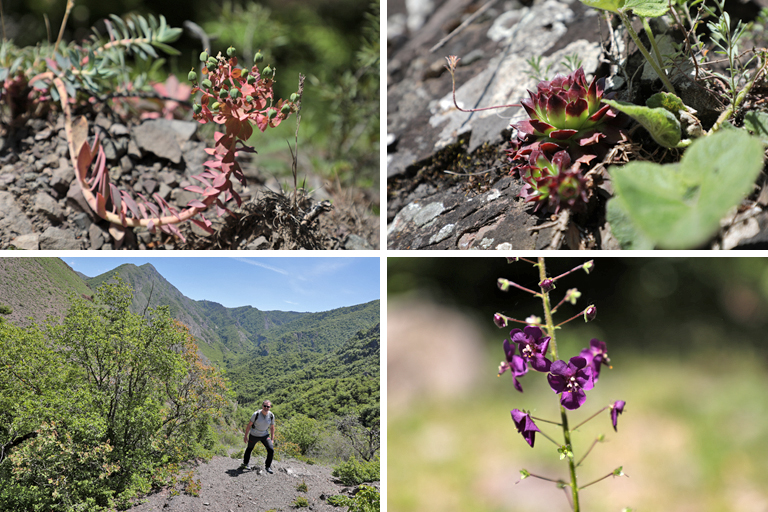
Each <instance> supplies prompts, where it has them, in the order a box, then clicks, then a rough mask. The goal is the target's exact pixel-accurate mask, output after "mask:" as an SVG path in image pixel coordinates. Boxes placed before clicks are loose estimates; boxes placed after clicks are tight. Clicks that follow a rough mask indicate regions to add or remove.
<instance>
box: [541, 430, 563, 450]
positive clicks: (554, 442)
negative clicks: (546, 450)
mask: <svg viewBox="0 0 768 512" xmlns="http://www.w3.org/2000/svg"><path fill="white" fill-rule="evenodd" d="M539 434H541V435H543V436H544V437H546V438H547V439H549V440H550V441H552V444H554V445H555V446H557V447H558V448H560V446H561V444H560V443H558V442H557V441H555V440H554V439H552V438H551V437H549V436H548V435H547V434H545V433H544V432H542V431H541V430H539Z"/></svg>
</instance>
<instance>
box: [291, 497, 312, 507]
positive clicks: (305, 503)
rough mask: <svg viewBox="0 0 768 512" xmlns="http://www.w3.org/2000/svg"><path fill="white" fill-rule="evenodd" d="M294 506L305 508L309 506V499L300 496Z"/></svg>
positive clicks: (294, 501)
mask: <svg viewBox="0 0 768 512" xmlns="http://www.w3.org/2000/svg"><path fill="white" fill-rule="evenodd" d="M292 505H293V506H294V507H296V508H304V507H308V506H309V501H308V500H307V498H305V497H303V496H299V497H298V498H296V499H295V500H293V503H292Z"/></svg>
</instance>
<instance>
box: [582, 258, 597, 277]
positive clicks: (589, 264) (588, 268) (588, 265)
mask: <svg viewBox="0 0 768 512" xmlns="http://www.w3.org/2000/svg"><path fill="white" fill-rule="evenodd" d="M594 266H595V261H594V260H589V261H588V262H586V263H585V264H584V265H583V266H582V267H581V268H583V269H584V272H586V273H587V274H589V273H590V272H591V271H592V269H593V268H594Z"/></svg>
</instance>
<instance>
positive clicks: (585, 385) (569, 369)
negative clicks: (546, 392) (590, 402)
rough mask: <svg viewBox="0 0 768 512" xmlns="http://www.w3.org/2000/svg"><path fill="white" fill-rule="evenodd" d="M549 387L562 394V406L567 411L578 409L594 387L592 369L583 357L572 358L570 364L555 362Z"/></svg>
mask: <svg viewBox="0 0 768 512" xmlns="http://www.w3.org/2000/svg"><path fill="white" fill-rule="evenodd" d="M547 380H548V381H549V386H550V387H551V388H552V390H553V391H554V392H555V393H560V394H561V395H560V404H561V405H562V406H563V407H565V408H566V409H570V410H574V409H578V408H579V407H581V406H582V405H584V402H585V401H586V400H587V394H586V393H584V391H588V390H590V389H592V387H594V382H592V368H591V367H590V366H588V365H587V360H586V359H584V358H583V357H580V356H576V357H572V358H571V361H570V362H569V363H566V362H565V361H555V362H554V363H552V367H551V368H550V373H549V375H547Z"/></svg>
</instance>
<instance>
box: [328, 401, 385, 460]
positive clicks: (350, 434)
mask: <svg viewBox="0 0 768 512" xmlns="http://www.w3.org/2000/svg"><path fill="white" fill-rule="evenodd" d="M379 416H380V412H379V408H378V407H367V408H365V409H363V411H362V412H361V413H360V414H359V415H358V416H353V415H347V416H344V417H343V418H339V419H337V420H336V428H337V429H338V431H339V433H340V434H341V435H342V436H344V437H345V438H347V439H348V440H349V442H350V443H351V444H352V448H354V449H355V451H356V452H357V453H358V454H359V455H360V457H362V458H363V460H366V461H370V460H371V459H372V458H373V457H374V455H376V452H378V451H379V446H380V435H381V434H380V427H379Z"/></svg>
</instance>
